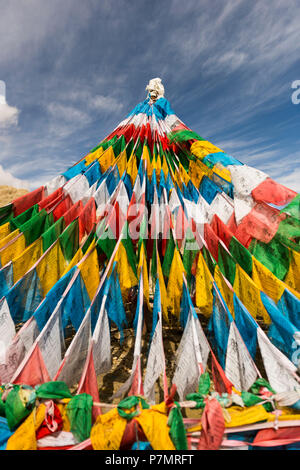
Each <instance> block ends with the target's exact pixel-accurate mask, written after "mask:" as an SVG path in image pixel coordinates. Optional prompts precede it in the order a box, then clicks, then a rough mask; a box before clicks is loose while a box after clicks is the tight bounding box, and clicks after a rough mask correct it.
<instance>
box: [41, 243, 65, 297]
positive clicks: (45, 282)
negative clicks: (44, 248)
mask: <svg viewBox="0 0 300 470" xmlns="http://www.w3.org/2000/svg"><path fill="white" fill-rule="evenodd" d="M66 264H67V263H66V260H65V258H64V255H63V253H62V251H61V248H60V244H59V240H57V241H56V242H55V244H54V245H53V246H52V248H50V250H49V251H48V252H46V253H45V255H44V256H43V257H42V259H41V261H40V262H39V263H38V265H37V267H36V272H37V275H38V276H39V279H40V282H41V285H42V288H43V295H44V296H45V295H46V294H47V293H48V292H49V290H50V289H51V288H52V287H53V286H54V284H55V283H56V282H57V281H58V280H59V279H60V278H61V277H62V274H63V272H64V270H65V268H66Z"/></svg>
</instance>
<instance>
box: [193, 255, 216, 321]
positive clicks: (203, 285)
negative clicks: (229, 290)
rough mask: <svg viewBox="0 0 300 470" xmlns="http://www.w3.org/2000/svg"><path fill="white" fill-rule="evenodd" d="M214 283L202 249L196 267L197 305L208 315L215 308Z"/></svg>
mask: <svg viewBox="0 0 300 470" xmlns="http://www.w3.org/2000/svg"><path fill="white" fill-rule="evenodd" d="M212 285H213V282H212V276H211V273H210V271H209V269H208V267H207V265H206V263H205V261H204V258H203V255H202V253H201V251H200V252H199V258H198V263H197V269H196V306H197V307H198V308H199V309H200V311H201V313H202V314H203V315H205V316H207V317H209V316H210V315H211V313H212V310H213V294H212Z"/></svg>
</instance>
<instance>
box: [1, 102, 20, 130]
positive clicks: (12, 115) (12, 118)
mask: <svg viewBox="0 0 300 470" xmlns="http://www.w3.org/2000/svg"><path fill="white" fill-rule="evenodd" d="M18 117H19V110H18V108H15V107H14V106H10V105H9V104H7V103H3V104H0V128H1V127H2V128H6V127H10V126H16V125H17V124H18Z"/></svg>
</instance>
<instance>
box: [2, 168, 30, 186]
mask: <svg viewBox="0 0 300 470" xmlns="http://www.w3.org/2000/svg"><path fill="white" fill-rule="evenodd" d="M0 185H1V186H2V185H3V186H13V187H14V188H17V189H28V187H29V183H28V181H25V180H21V179H19V178H16V177H15V176H13V175H12V174H11V173H10V172H9V171H7V170H4V168H3V167H2V165H0Z"/></svg>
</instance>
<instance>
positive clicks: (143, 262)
mask: <svg viewBox="0 0 300 470" xmlns="http://www.w3.org/2000/svg"><path fill="white" fill-rule="evenodd" d="M141 270H143V290H144V299H145V301H146V304H147V307H148V308H149V309H150V304H149V277H148V269H147V259H146V254H145V248H144V243H142V244H141V251H140V259H139V265H138V278H140V274H141Z"/></svg>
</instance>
